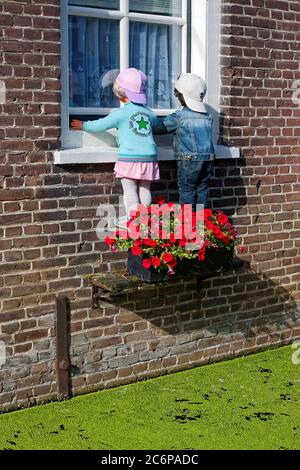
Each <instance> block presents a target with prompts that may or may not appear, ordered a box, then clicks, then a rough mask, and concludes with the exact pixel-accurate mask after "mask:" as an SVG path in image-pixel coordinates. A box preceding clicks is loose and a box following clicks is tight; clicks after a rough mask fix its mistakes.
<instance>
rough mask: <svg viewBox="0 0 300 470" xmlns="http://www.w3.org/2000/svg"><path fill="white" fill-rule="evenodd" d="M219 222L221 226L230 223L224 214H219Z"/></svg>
mask: <svg viewBox="0 0 300 470" xmlns="http://www.w3.org/2000/svg"><path fill="white" fill-rule="evenodd" d="M218 222H219V224H220V225H225V224H227V223H228V217H227V215H225V214H223V212H219V213H218Z"/></svg>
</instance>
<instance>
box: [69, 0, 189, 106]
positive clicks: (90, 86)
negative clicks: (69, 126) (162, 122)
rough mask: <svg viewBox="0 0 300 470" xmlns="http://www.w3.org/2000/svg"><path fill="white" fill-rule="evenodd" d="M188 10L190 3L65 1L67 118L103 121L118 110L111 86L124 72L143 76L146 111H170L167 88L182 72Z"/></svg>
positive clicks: (170, 94)
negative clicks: (139, 72) (131, 70)
mask: <svg viewBox="0 0 300 470" xmlns="http://www.w3.org/2000/svg"><path fill="white" fill-rule="evenodd" d="M189 4H190V0H145V1H142V2H141V1H139V0H119V1H118V0H98V1H97V0H69V1H68V68H69V113H70V114H71V115H78V114H80V115H93V114H95V115H105V114H108V112H110V111H111V109H112V108H116V107H118V106H119V102H118V100H117V99H116V98H115V97H114V95H113V93H112V83H113V81H114V79H115V78H116V76H117V74H118V73H119V70H122V69H124V68H127V67H135V68H138V69H140V70H142V71H143V72H144V73H146V75H147V76H148V79H149V87H148V105H149V106H150V107H151V108H153V109H156V110H164V111H168V110H172V109H174V108H176V99H175V98H174V95H173V83H174V80H176V79H177V77H178V76H179V75H180V74H181V73H182V72H183V71H186V70H187V67H188V58H187V32H188V6H189ZM164 111H160V113H163V112H164Z"/></svg>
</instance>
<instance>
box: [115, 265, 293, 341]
mask: <svg viewBox="0 0 300 470" xmlns="http://www.w3.org/2000/svg"><path fill="white" fill-rule="evenodd" d="M113 303H114V305H115V306H118V307H119V308H121V309H122V310H123V309H125V310H128V311H131V312H134V313H136V314H137V315H138V316H140V317H141V318H143V319H145V320H147V321H149V322H150V323H151V325H152V326H153V327H156V328H158V329H159V330H161V333H162V334H168V335H178V334H183V333H186V332H191V331H195V330H199V335H200V336H201V334H202V333H201V329H203V328H207V329H208V330H209V332H210V333H211V334H214V335H218V334H227V333H228V334H232V333H237V332H240V333H241V335H242V336H241V337H242V338H245V339H247V338H250V337H253V336H256V335H258V334H260V335H262V334H272V332H276V331H279V330H280V329H282V327H285V329H289V328H291V327H292V326H294V323H295V322H296V321H297V319H299V318H300V306H299V305H298V304H297V302H296V301H295V300H294V299H293V297H292V295H291V294H290V293H289V292H288V290H287V289H285V288H284V287H282V286H280V285H278V284H276V283H275V282H274V281H272V280H270V279H269V278H267V277H266V276H265V275H264V274H263V273H254V272H251V271H250V270H249V268H240V269H239V270H237V271H235V272H232V273H230V274H224V275H221V276H219V277H215V278H211V279H207V280H205V281H200V282H198V281H197V279H196V278H191V279H187V280H182V281H181V282H180V283H169V284H166V285H159V286H153V285H152V286H149V288H147V289H143V290H142V291H137V292H134V293H129V294H122V295H120V296H119V297H114V302H113Z"/></svg>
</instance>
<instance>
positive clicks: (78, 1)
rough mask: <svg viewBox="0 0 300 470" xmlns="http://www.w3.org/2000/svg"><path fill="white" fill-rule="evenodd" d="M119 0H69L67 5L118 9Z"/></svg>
mask: <svg viewBox="0 0 300 470" xmlns="http://www.w3.org/2000/svg"><path fill="white" fill-rule="evenodd" d="M119 3H120V2H119V0H69V5H76V6H81V7H94V8H105V9H107V10H119Z"/></svg>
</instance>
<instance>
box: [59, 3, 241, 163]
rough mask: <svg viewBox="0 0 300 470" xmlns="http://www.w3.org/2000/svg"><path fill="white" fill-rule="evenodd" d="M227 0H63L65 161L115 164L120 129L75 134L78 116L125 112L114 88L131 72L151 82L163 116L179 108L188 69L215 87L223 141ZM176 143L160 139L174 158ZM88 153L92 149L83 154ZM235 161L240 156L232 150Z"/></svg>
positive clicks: (164, 152) (211, 90)
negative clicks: (178, 89) (222, 44)
mask: <svg viewBox="0 0 300 470" xmlns="http://www.w3.org/2000/svg"><path fill="white" fill-rule="evenodd" d="M220 1H221V0H62V1H61V23H62V149H63V150H62V151H60V152H57V154H56V157H55V162H57V163H83V162H87V163H93V162H100V161H113V160H115V159H116V154H117V149H116V148H115V147H116V143H115V138H114V131H108V132H105V133H102V134H97V135H95V134H94V135H91V134H88V133H86V132H76V131H70V129H69V120H70V118H72V117H79V118H81V119H96V118H98V117H100V116H105V115H107V114H109V113H110V112H111V111H112V110H113V109H115V108H116V107H119V106H120V103H119V101H118V100H117V99H116V98H115V97H114V95H113V93H112V84H113V82H114V80H115V78H116V76H117V74H118V73H119V70H124V69H126V68H128V67H136V68H138V69H141V70H142V71H143V72H144V73H146V75H147V76H148V79H149V86H148V105H149V106H150V107H151V108H152V109H154V110H155V112H156V113H157V114H159V115H166V114H168V113H170V112H172V110H174V109H175V108H177V107H178V102H177V100H176V99H175V98H174V96H173V89H174V80H176V79H177V77H178V76H179V75H180V74H181V73H183V72H186V71H192V72H195V73H198V74H199V75H201V76H202V77H203V78H204V79H205V80H206V82H207V87H208V93H207V98H206V101H207V103H208V105H209V107H210V109H209V110H210V112H211V113H212V114H213V117H214V125H215V129H214V136H215V143H216V144H217V140H218V135H219V119H218V118H219V116H218V112H219V88H220V84H219V25H220ZM170 142H171V139H170V137H168V138H167V139H165V138H162V139H160V140H159V141H158V146H159V158H161V159H172V151H171V150H170V148H168V146H169V147H170ZM83 149H84V150H83ZM222 152H223V155H224V152H225V153H227V154H228V155H227V156H233V155H232V154H231V153H232V152H228V149H227V150H226V151H225V150H224V149H222Z"/></svg>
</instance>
